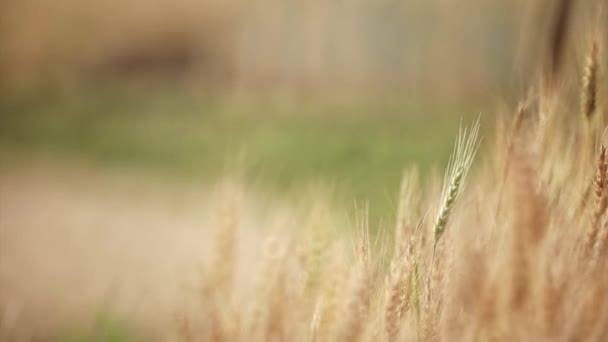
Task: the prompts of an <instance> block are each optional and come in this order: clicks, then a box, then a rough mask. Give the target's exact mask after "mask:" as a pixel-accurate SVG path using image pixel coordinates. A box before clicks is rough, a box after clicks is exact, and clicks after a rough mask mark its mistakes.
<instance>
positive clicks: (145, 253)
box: [0, 160, 258, 337]
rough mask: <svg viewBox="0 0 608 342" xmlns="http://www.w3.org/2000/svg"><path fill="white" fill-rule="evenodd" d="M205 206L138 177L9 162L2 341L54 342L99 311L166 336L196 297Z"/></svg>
mask: <svg viewBox="0 0 608 342" xmlns="http://www.w3.org/2000/svg"><path fill="white" fill-rule="evenodd" d="M58 165H61V166H58ZM208 198H209V194H208V192H207V191H206V190H205V189H203V188H200V187H193V186H185V185H174V184H164V183H163V182H154V181H149V180H142V179H140V178H139V177H138V176H137V175H136V174H127V175H125V174H108V173H107V172H105V173H104V172H101V171H96V170H95V169H94V168H86V167H82V166H78V167H75V166H65V165H63V164H53V163H49V162H45V161H39V160H38V161H34V162H25V163H24V162H19V163H17V162H15V161H9V162H8V163H7V162H3V165H2V167H1V168H0V315H1V316H0V323H1V324H3V327H0V332H1V331H2V329H4V331H7V327H9V329H10V330H11V331H19V332H26V333H32V334H36V335H38V336H45V335H46V336H48V334H51V333H56V332H57V331H62V330H70V329H72V328H73V327H72V326H73V325H78V326H82V325H85V326H86V325H90V324H93V322H94V321H95V317H96V315H97V314H99V313H100V312H101V310H103V311H108V312H111V313H112V315H114V316H116V317H119V318H120V317H128V321H129V322H130V323H131V324H133V325H134V326H135V327H136V329H138V330H140V331H144V332H146V333H150V334H151V335H152V336H156V337H159V336H163V335H162V332H164V331H167V330H168V329H167V328H168V326H169V325H172V324H173V323H174V317H175V313H176V311H177V308H178V307H179V305H180V303H183V302H184V301H185V300H187V299H186V298H192V297H193V296H195V295H196V293H195V289H194V288H195V284H196V283H197V282H196V279H197V276H199V275H200V274H201V265H203V264H204V263H205V259H206V255H207V254H208V249H209V244H208V242H209V240H210V239H209V235H210V232H209V229H206V226H207V225H208V224H207V222H208V218H207V216H208V211H207V210H206V208H207V206H208V205H207V204H208V203H207V202H208ZM246 231H248V232H249V233H245V235H246V236H247V240H248V241H249V242H252V241H253V242H255V240H256V237H255V234H253V233H252V232H253V230H252V229H246ZM256 245H258V244H257V243H248V244H246V246H245V247H244V249H247V248H249V249H250V250H252V249H254V248H255V246H256ZM247 246H249V247H247ZM241 249H243V247H242V248H241ZM248 253H250V252H246V253H242V251H241V258H246V256H247V254H248ZM194 299H196V297H194ZM190 300H192V299H190Z"/></svg>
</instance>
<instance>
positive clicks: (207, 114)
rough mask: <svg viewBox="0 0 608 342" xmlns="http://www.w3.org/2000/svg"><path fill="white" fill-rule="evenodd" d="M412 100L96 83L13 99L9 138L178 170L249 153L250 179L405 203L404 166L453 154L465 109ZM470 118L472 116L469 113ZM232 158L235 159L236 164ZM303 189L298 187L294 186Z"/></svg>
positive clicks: (201, 175)
mask: <svg viewBox="0 0 608 342" xmlns="http://www.w3.org/2000/svg"><path fill="white" fill-rule="evenodd" d="M421 108H422V106H417V105H413V104H411V103H408V102H407V101H402V100H399V101H395V100H392V101H381V100H355V101H353V100H350V101H337V100H336V101H325V100H314V101H311V100H307V101H304V100H301V99H300V100H295V99H293V98H291V99H289V97H278V96H277V97H272V98H269V97H266V98H264V99H261V98H247V97H244V96H238V97H236V96H204V95H193V94H192V93H188V94H184V93H177V92H171V91H162V92H145V93H143V92H137V93H136V94H128V95H127V94H124V93H119V92H118V91H117V90H115V89H114V90H107V89H106V90H105V91H102V90H97V91H96V92H87V93H79V94H77V95H73V96H70V97H67V96H62V97H57V96H55V97H47V98H45V99H43V98H40V97H38V98H37V100H36V101H35V102H34V101H31V100H30V101H25V100H20V101H18V100H15V99H12V100H8V99H4V100H2V104H1V107H0V110H1V112H2V115H1V117H0V145H1V146H3V147H4V148H5V149H8V150H10V151H12V152H11V153H15V151H16V153H19V154H21V153H24V154H30V153H43V154H55V155H60V156H62V157H65V156H69V157H77V158H79V159H85V160H87V161H88V162H94V163H100V165H103V166H107V165H114V164H118V165H127V166H133V167H140V168H142V169H146V170H154V172H167V173H170V174H171V175H176V176H179V177H196V178H198V179H203V180H205V179H214V178H216V177H218V176H220V175H221V174H222V173H223V172H225V166H226V164H227V162H226V161H227V160H233V159H235V158H236V157H235V156H238V155H243V156H244V160H245V163H244V165H245V171H246V174H247V177H248V180H249V181H252V182H254V183H256V184H260V185H263V186H268V187H270V188H272V189H276V190H280V191H285V190H287V191H291V190H297V191H299V190H298V189H301V188H302V187H303V186H305V185H306V184H308V183H309V182H310V181H321V182H327V183H329V184H333V185H334V188H335V189H336V192H337V193H339V194H340V196H339V197H338V199H339V200H340V201H343V203H345V204H346V205H349V206H352V205H353V203H354V200H357V201H364V200H369V201H370V210H371V216H372V217H376V218H377V217H379V216H384V217H385V218H387V217H386V216H387V215H388V214H389V213H390V212H392V209H394V205H393V203H395V201H396V198H395V197H396V194H397V190H398V184H399V181H400V177H401V173H402V170H403V169H404V168H405V167H406V166H409V165H411V164H413V163H416V164H419V165H420V167H421V169H422V171H426V170H428V169H429V166H430V165H436V164H439V165H441V164H442V163H443V162H445V159H447V157H448V155H449V152H450V151H451V148H452V143H453V139H454V137H455V134H456V132H457V127H458V123H459V121H460V119H461V118H462V115H463V114H465V113H464V111H458V110H454V112H453V113H449V112H448V110H434V111H429V110H423V109H421ZM465 119H466V118H465ZM228 164H230V163H228ZM292 193H297V192H292Z"/></svg>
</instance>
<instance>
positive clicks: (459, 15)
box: [0, 0, 601, 320]
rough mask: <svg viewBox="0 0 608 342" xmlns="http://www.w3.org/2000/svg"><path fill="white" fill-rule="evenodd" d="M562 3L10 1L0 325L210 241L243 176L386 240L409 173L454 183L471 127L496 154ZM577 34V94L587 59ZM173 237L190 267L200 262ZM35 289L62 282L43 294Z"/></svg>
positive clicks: (0, 142) (4, 70) (2, 27)
mask: <svg viewBox="0 0 608 342" xmlns="http://www.w3.org/2000/svg"><path fill="white" fill-rule="evenodd" d="M591 2H594V3H601V0H594V1H579V2H572V6H571V8H570V11H569V13H570V14H569V16H570V18H571V20H570V23H569V26H570V27H571V30H573V31H574V30H577V31H581V32H590V31H591V30H592V29H593V28H594V26H593V25H594V23H595V21H594V19H595V18H596V13H594V12H593V9H594V8H596V6H586V5H585V4H588V3H591ZM559 3H561V1H551V0H538V1H525V0H467V1H454V0H433V1H423V0H263V1H244V0H173V1H161V0H120V1H119V0H104V1H101V0H90V1H78V0H58V1H47V0H3V1H1V2H0V186H1V188H0V196H1V197H0V220H1V221H0V226H2V229H1V230H0V232H3V233H2V234H3V239H4V247H3V249H2V248H0V253H4V258H1V257H0V259H4V261H0V266H1V267H2V268H1V269H0V270H1V272H0V281H3V282H4V285H3V286H5V289H6V287H8V288H10V289H12V290H13V292H6V291H5V293H11V295H5V296H4V297H2V296H0V305H1V306H0V308H4V309H3V310H5V311H4V314H5V316H6V315H8V316H9V318H10V317H18V316H19V315H18V314H16V313H15V312H28V310H27V308H38V309H39V310H38V313H48V312H49V310H51V311H52V308H56V307H57V305H58V304H57V303H63V304H65V303H66V301H65V298H63V297H62V296H61V294H62V293H63V292H62V287H61V286H59V285H57V289H54V290H51V289H53V287H52V284H55V283H57V284H63V283H65V282H81V281H82V280H83V279H87V280H88V281H89V282H90V283H91V284H93V285H91V286H92V288H95V286H96V285H94V284H98V280H94V279H97V278H92V277H88V278H87V277H86V276H83V275H82V274H84V273H82V274H81V273H71V272H72V271H70V270H73V269H74V268H75V267H76V268H77V266H75V264H71V263H67V262H66V260H68V258H69V257H70V256H71V257H74V256H78V258H79V259H81V260H80V262H81V264H82V265H80V266H78V267H80V269H81V270H82V272H87V270H88V269H89V268H91V267H92V266H93V265H97V266H95V267H98V266H99V265H100V264H95V261H94V260H96V259H95V258H98V259H105V260H107V259H108V256H110V255H114V258H118V257H117V256H116V255H117V253H118V255H121V258H122V257H124V255H131V256H132V258H133V260H138V261H133V265H139V266H137V267H139V268H140V269H141V268H142V267H144V268H145V267H152V266H150V265H148V264H145V263H146V262H151V261H148V260H153V258H148V257H147V256H149V255H148V254H146V253H145V252H142V251H140V250H139V249H138V250H136V251H133V250H132V245H131V242H133V243H135V242H137V241H139V242H138V243H140V244H143V245H147V246H156V248H152V249H153V252H151V253H152V254H153V255H156V254H158V253H160V252H158V251H159V250H163V256H164V257H166V258H169V259H170V257H169V256H168V255H170V254H171V251H172V249H170V248H168V247H167V246H166V245H163V244H161V242H167V241H174V240H171V239H173V235H171V234H173V233H170V232H166V231H164V230H163V229H165V230H166V229H167V227H170V228H171V229H173V228H175V230H176V231H177V230H178V227H189V228H192V229H194V228H193V227H198V226H197V224H196V223H195V222H198V221H197V220H198V217H199V216H198V215H199V214H198V213H199V212H200V211H201V208H203V207H204V206H205V203H206V201H208V198H207V197H208V196H207V195H208V189H209V188H210V184H212V183H214V182H215V181H216V180H217V179H218V178H219V177H221V176H222V175H224V174H225V173H227V172H232V171H234V169H238V170H239V172H241V173H242V174H244V178H245V179H246V183H247V184H248V186H250V187H252V188H255V189H256V191H257V192H258V194H262V195H261V196H265V197H272V198H283V199H286V200H289V201H297V200H298V199H301V198H302V197H304V196H303V195H302V194H304V193H306V192H307V191H309V190H308V189H310V188H311V187H316V188H323V189H326V190H327V189H330V190H327V191H328V192H332V191H333V193H334V195H333V196H332V197H333V202H332V204H331V205H332V206H335V207H336V208H342V209H344V210H352V209H353V208H354V206H355V203H362V202H365V201H369V203H370V217H371V220H372V223H373V224H372V226H374V227H378V226H384V227H385V228H386V227H387V226H390V225H391V222H392V219H393V215H394V212H395V206H396V204H395V203H396V202H397V195H398V186H399V182H400V179H401V175H402V172H403V170H404V169H405V168H408V167H411V166H413V165H417V166H418V167H419V169H420V170H421V173H422V174H423V178H424V176H425V175H426V174H428V172H429V171H432V170H441V168H442V167H443V166H444V165H445V163H446V162H447V158H448V156H449V153H450V152H451V150H452V144H453V141H454V138H455V136H456V133H457V131H458V125H459V124H460V122H461V120H462V121H463V122H465V123H466V122H470V121H471V120H473V119H474V118H476V117H477V116H479V115H480V114H481V120H482V127H484V131H485V133H484V135H486V136H490V135H491V130H492V127H493V125H494V124H493V121H494V115H495V113H497V112H498V111H500V110H501V108H513V107H514V104H515V103H516V101H518V100H519V99H521V98H522V96H523V95H524V94H526V92H527V91H528V87H529V86H530V84H531V82H533V81H535V80H536V79H537V77H538V74H539V73H538V71H539V68H540V65H542V64H543V60H544V58H545V57H546V50H547V49H548V46H549V45H550V44H549V42H548V38H547V37H548V36H549V34H550V32H551V30H552V25H553V23H554V20H553V19H554V16H555V15H554V14H555V11H556V8H557V6H558V5H559ZM571 36H572V35H569V36H568V37H567V43H566V48H565V51H566V52H565V55H566V58H568V59H570V60H572V61H573V62H574V63H570V65H571V66H572V68H573V70H575V71H574V75H575V76H576V77H577V78H573V80H578V79H579V78H578V76H579V74H580V72H578V71H577V70H578V68H579V67H580V66H581V65H582V61H583V57H584V54H585V51H586V49H587V46H588V44H587V43H588V42H586V41H581V40H580V39H579V40H575V39H573V38H571ZM577 72H578V74H577ZM485 139H488V138H485ZM489 139H491V138H489ZM439 173H440V172H439ZM320 184H321V185H320ZM254 202H255V200H254ZM53 229H55V230H53ZM43 231H50V232H52V233H49V234H45V233H43ZM108 231H111V232H113V233H111V234H114V236H115V237H116V238H111V237H108V236H110V235H108V234H110V233H107V234H106V233H103V232H108ZM151 231H156V232H158V231H163V233H162V234H165V235H162V234H161V236H162V238H160V239H157V238H155V237H152V236H151V235H149V234H152V233H150V232H151ZM41 232H42V233H41ZM100 232H101V233H100ZM62 234H63V235H62ZM142 234H143V236H144V238H143V241H142V240H141V239H142ZM179 234H182V233H179ZM179 234H178V235H179ZM67 236H69V237H67ZM179 236H180V237H178V238H177V239H178V240H179V239H182V240H183V241H182V240H179V241H181V242H176V243H175V244H174V245H175V246H180V247H176V248H177V249H180V248H185V247H184V246H190V247H191V248H192V244H195V241H196V240H195V239H194V240H193V239H191V238H190V237H189V235H187V234H186V235H179ZM157 237H158V236H157ZM155 239H156V240H155ZM34 241H36V242H35V243H34ZM85 241H87V242H85ZM100 241H101V242H100ZM117 241H121V242H120V243H118V244H117V243H116V242H117ZM127 242H129V243H127ZM0 243H2V242H1V241H0ZM117 245H118V246H119V247H116V246H117ZM44 246H55V247H54V249H53V250H52V252H48V253H47V254H45V255H44V256H43V257H40V256H35V255H36V252H33V251H40V250H43V249H44V248H45V247H44ZM66 246H67V247H66ZM83 246H87V247H86V248H90V249H87V250H86V251H83V248H85V247H83ZM92 246H102V247H92ZM104 246H105V247H104ZM109 246H112V247H109ZM129 246H131V247H129ZM106 247H107V248H106ZM66 248H67V249H66ZM111 248H124V249H121V250H120V251H119V252H116V251H115V250H113V249H111ZM142 248H143V247H142ZM59 250H69V251H70V252H65V253H67V254H65V255H64V254H61V253H63V252H59ZM125 251H128V252H125ZM138 251H139V252H138ZM123 252H124V254H120V253H123ZM155 253H156V254H155ZM174 254H179V253H177V252H175V253H174ZM186 254H187V253H186ZM49 255H50V256H56V257H55V259H56V260H55V259H53V260H55V261H56V264H55V265H56V266H54V268H51V269H49V268H50V267H48V265H49V264H50V263H51V261H49V260H50V259H49ZM57 255H60V256H57ZM179 255H182V254H179ZM187 256H191V255H190V254H187ZM83 257H84V258H83ZM182 257H183V258H186V256H185V255H182ZM121 258H118V259H116V260H115V263H124V260H123V259H121ZM110 260H114V259H112V258H110ZM2 262H3V263H2ZM140 263H142V264H140ZM114 265H115V264H114ZM142 265H148V266H142ZM104 267H105V268H103V269H104V270H106V271H107V270H110V269H112V266H110V265H106V266H104ZM133 267H135V266H133ZM154 267H156V268H155V269H158V267H160V266H158V264H156V265H155V266H154ZM167 269H171V267H169V266H167ZM27 272H29V273H30V276H31V275H32V274H43V273H44V274H47V277H46V278H44V279H46V280H48V279H54V281H55V283H54V282H51V283H52V284H51V285H49V287H48V288H46V291H47V292H45V293H47V295H46V296H44V295H41V294H40V293H42V292H41V289H40V288H39V287H40V286H42V285H41V283H40V282H39V283H38V284H36V282H29V281H26V282H25V283H28V284H29V285H28V286H24V282H23V281H20V279H21V280H23V279H24V277H25V276H24V274H25V273H27ZM55 272H59V273H58V274H60V275H59V276H52V274H55ZM62 272H63V273H62ZM100 272H101V271H100ZM125 272H126V271H125ZM167 272H169V271H167ZM171 272H172V271H171ZM79 274H80V275H79ZM153 274H154V276H150V277H152V278H150V279H149V278H146V279H147V280H146V282H147V283H153V282H155V281H157V282H162V281H160V280H159V279H157V278H154V277H160V276H159V275H158V274H157V273H153ZM163 274H164V273H163ZM163 276H167V275H166V274H164V275H163ZM167 277H168V276H167ZM58 279H60V280H58ZM163 279H164V278H163ZM62 281H63V283H62ZM44 282H45V281H42V283H44ZM87 284H88V283H87ZM81 285H82V284H81ZM36 286H38V287H36ZM83 286H84V285H83ZM49 291H50V292H49ZM53 291H55V292H53ZM0 292H2V291H0ZM102 292H103V291H102ZM134 292H137V291H134ZM92 293H96V292H95V290H90V294H91V296H93V295H92ZM28 294H29V297H28ZM104 296H105V295H104ZM102 297H103V296H102ZM41 298H45V300H46V302H45V301H44V300H41ZM58 298H63V299H58ZM104 298H105V297H104ZM167 301H168V302H170V300H167ZM39 302H44V303H43V304H40V303H39ZM93 302H94V301H93ZM24 303H26V304H27V303H29V304H27V305H26V304H24ZM28 305H30V306H28ZM66 305H67V304H66ZM71 305H72V308H74V310H75V312H77V311H78V308H79V307H80V306H81V305H82V303H80V302H74V303H72V304H71ZM91 305H93V304H91ZM19 308H21V309H19ZM23 308H25V309H23ZM45 310H46V311H45ZM34 311H36V310H32V312H34ZM7 312H8V314H7ZM11 315H12V316H11ZM32 315H33V317H35V314H32ZM5 318H6V317H5ZM15 320H17V319H16V318H15Z"/></svg>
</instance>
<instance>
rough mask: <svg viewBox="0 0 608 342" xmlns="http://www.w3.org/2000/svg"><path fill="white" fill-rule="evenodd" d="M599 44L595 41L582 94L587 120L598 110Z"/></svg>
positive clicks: (586, 65)
mask: <svg viewBox="0 0 608 342" xmlns="http://www.w3.org/2000/svg"><path fill="white" fill-rule="evenodd" d="M598 50H599V48H598V42H597V40H594V41H593V43H592V45H591V51H590V52H589V55H588V56H587V60H586V63H585V70H584V75H583V87H582V93H581V110H582V113H583V115H584V116H585V118H586V119H587V120H591V119H592V118H593V114H594V113H595V111H596V109H597V81H598V80H597V77H598Z"/></svg>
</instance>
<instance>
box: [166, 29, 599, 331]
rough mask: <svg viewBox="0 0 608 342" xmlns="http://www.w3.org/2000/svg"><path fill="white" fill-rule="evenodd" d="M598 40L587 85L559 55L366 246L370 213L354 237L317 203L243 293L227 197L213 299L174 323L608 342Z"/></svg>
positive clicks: (277, 240) (207, 283)
mask: <svg viewBox="0 0 608 342" xmlns="http://www.w3.org/2000/svg"><path fill="white" fill-rule="evenodd" d="M559 24H560V23H559V22H558V25H559ZM556 32H557V33H556V34H558V35H559V34H562V33H560V32H562V30H560V29H559V28H557V29H556ZM557 38H558V39H556V41H559V40H560V39H559V37H557ZM588 41H589V44H588V47H587V48H586V50H585V52H584V53H585V55H586V59H585V63H584V67H583V70H582V71H581V74H582V75H583V77H582V80H581V81H580V82H575V81H570V80H569V79H567V78H563V77H560V76H561V75H560V73H559V66H558V65H557V64H558V63H559V58H558V56H557V54H559V53H560V51H559V49H560V47H559V46H558V47H554V49H553V50H552V51H553V55H551V56H549V58H550V59H549V62H550V63H552V64H550V65H551V67H550V68H548V70H550V73H549V74H544V77H541V80H540V82H538V85H535V86H533V87H531V90H530V92H529V95H528V96H527V97H526V98H525V99H524V100H522V102H521V103H520V105H519V106H518V107H517V108H514V109H513V113H514V114H513V115H507V116H504V119H503V120H502V121H500V120H499V124H498V128H497V132H496V136H495V139H492V140H490V141H489V140H483V139H480V138H479V137H478V133H479V122H478V121H477V122H472V123H469V124H468V125H463V126H462V128H461V131H460V133H459V134H458V137H457V139H456V143H455V147H454V152H453V154H452V157H451V158H450V162H449V164H448V166H447V168H446V171H445V175H444V176H443V177H442V178H441V177H440V178H439V179H436V180H435V182H434V183H432V184H431V185H430V186H427V187H421V185H420V182H419V180H418V178H419V177H418V174H417V172H416V171H415V170H411V171H407V172H405V176H404V178H403V183H402V187H401V191H400V197H399V210H398V215H397V218H396V220H395V222H396V224H395V227H394V229H393V230H387V231H385V232H383V233H380V234H379V235H378V236H372V235H370V233H369V227H368V225H367V220H366V209H365V208H366V207H365V205H363V206H360V207H359V208H358V210H356V214H355V217H354V219H353V220H352V221H351V226H352V227H353V228H354V231H355V232H356V233H355V234H354V236H348V234H344V233H343V232H342V231H343V230H340V229H337V230H336V229H335V227H334V226H332V223H331V221H328V220H327V217H326V215H327V213H326V212H324V210H323V208H318V207H313V210H312V211H311V212H310V217H309V219H308V220H305V221H302V222H299V221H290V220H287V222H285V224H284V226H285V227H284V228H285V229H283V230H279V231H278V232H274V233H273V234H271V235H270V236H269V237H268V238H267V241H266V243H265V244H264V245H260V246H259V248H260V250H263V257H261V261H260V264H261V265H262V266H261V269H260V270H259V271H258V272H257V277H256V278H255V279H257V283H256V285H254V286H248V287H246V288H243V287H242V286H240V285H241V284H239V283H238V282H235V281H234V276H235V274H236V273H237V272H238V271H239V270H238V269H236V268H235V263H234V260H235V258H236V257H237V255H238V253H239V252H238V240H239V237H238V235H237V234H236V233H235V232H236V228H237V227H238V225H239V214H238V211H236V209H235V208H236V207H235V205H236V204H235V203H238V191H235V189H234V188H230V187H229V188H226V189H225V193H224V195H225V197H224V200H223V201H221V203H222V204H223V205H222V208H221V209H220V210H218V211H217V215H218V223H217V224H216V225H215V226H214V227H215V229H217V234H216V240H215V243H214V251H213V252H212V253H213V257H212V258H211V259H210V262H209V263H208V264H207V266H206V268H205V273H204V274H205V277H204V281H203V284H202V285H201V287H200V295H201V298H202V299H201V302H200V305H197V304H198V303H196V302H195V303H194V305H193V307H190V308H189V309H188V310H184V311H183V313H182V314H181V315H180V316H178V324H179V329H178V331H177V333H176V336H177V338H178V339H179V340H184V341H199V340H209V341H239V340H240V341H605V340H607V339H608V325H607V324H606V323H607V322H608V305H607V303H608V297H607V296H608V277H607V276H606V274H607V272H606V271H607V269H606V267H607V265H608V263H607V262H606V257H607V256H608V220H607V217H606V209H607V207H608V205H607V203H608V173H607V170H608V166H607V165H608V159H607V155H606V145H605V144H606V141H605V134H604V132H605V126H604V115H605V113H604V112H603V106H602V103H603V102H602V101H603V98H602V94H603V93H602V92H603V91H604V88H603V85H602V83H601V80H602V79H601V77H600V72H601V70H602V65H600V61H601V58H600V57H599V56H600V53H601V46H600V38H599V36H598V35H597V34H592V35H590V39H588ZM577 88H578V89H579V93H580V96H578V97H577V96H571V95H569V93H568V92H569V91H570V90H572V89H577ZM577 103H578V105H577ZM478 154H483V157H482V158H481V160H482V161H483V162H478V163H474V159H476V157H479V156H477V155H478ZM474 164H475V165H474ZM473 165H474V166H473ZM191 304H192V303H191Z"/></svg>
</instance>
